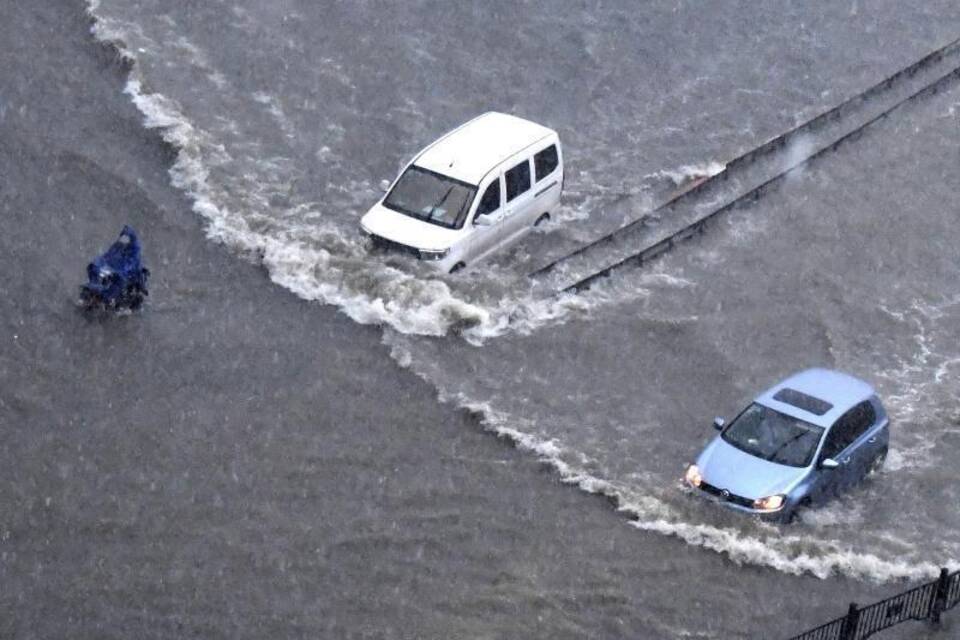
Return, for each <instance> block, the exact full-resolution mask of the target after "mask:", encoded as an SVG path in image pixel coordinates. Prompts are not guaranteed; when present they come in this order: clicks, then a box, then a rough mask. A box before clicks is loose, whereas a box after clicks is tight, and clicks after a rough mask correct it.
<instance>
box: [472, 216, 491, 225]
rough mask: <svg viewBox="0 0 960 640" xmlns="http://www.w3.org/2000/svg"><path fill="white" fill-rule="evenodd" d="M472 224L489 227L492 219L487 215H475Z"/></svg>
mask: <svg viewBox="0 0 960 640" xmlns="http://www.w3.org/2000/svg"><path fill="white" fill-rule="evenodd" d="M473 224H474V226H477V227H489V226H492V225H493V221H492V220H491V219H490V217H489V216H477V217H476V218H474V219H473Z"/></svg>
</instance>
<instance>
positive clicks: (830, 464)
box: [820, 458, 840, 469]
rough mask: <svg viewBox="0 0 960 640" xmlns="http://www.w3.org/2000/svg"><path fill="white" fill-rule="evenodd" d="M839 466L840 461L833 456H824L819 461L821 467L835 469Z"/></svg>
mask: <svg viewBox="0 0 960 640" xmlns="http://www.w3.org/2000/svg"><path fill="white" fill-rule="evenodd" d="M839 466H840V463H839V462H837V461H836V460H834V459H833V458H824V459H823V460H821V461H820V468H821V469H836V468H837V467H839Z"/></svg>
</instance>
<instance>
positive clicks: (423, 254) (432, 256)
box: [420, 249, 450, 261]
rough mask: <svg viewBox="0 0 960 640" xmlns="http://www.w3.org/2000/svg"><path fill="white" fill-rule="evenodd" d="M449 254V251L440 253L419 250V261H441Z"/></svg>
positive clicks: (445, 250)
mask: <svg viewBox="0 0 960 640" xmlns="http://www.w3.org/2000/svg"><path fill="white" fill-rule="evenodd" d="M448 253H450V249H444V250H442V251H430V250H428V249H420V259H421V260H430V261H435V260H443V259H444V258H446V257H447V254H448Z"/></svg>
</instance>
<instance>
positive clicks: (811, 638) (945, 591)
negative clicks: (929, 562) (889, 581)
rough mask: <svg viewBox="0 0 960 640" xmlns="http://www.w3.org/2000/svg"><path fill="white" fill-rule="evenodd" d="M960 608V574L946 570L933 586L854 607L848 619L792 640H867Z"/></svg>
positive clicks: (826, 625) (938, 620) (922, 587)
mask: <svg viewBox="0 0 960 640" xmlns="http://www.w3.org/2000/svg"><path fill="white" fill-rule="evenodd" d="M958 604H960V571H956V572H954V573H953V574H950V573H948V572H947V570H946V569H942V570H941V571H940V577H938V578H937V579H936V580H934V581H933V582H928V583H927V584H922V585H920V586H919V587H914V588H913V589H910V590H909V591H904V592H903V593H900V594H897V595H895V596H893V597H891V598H887V599H886V600H881V601H880V602H877V603H874V604H872V605H870V606H869V607H864V608H862V609H861V608H859V607H858V606H857V604H856V603H851V605H850V609H849V611H847V615H845V616H843V617H842V618H837V619H836V620H831V621H830V622H828V623H826V624H824V625H821V626H819V627H817V628H816V629H811V630H810V631H807V632H805V633H801V634H800V635H798V636H794V637H793V638H791V639H790V640H864V639H865V638H869V637H870V636H872V635H873V634H875V633H877V632H878V631H883V630H884V629H888V628H890V627H892V626H894V625H898V624H900V623H901V622H907V621H908V620H927V621H929V622H931V623H933V624H937V623H939V622H940V615H941V614H942V613H943V612H944V611H948V610H950V609H952V608H953V607H955V606H957V605H958Z"/></svg>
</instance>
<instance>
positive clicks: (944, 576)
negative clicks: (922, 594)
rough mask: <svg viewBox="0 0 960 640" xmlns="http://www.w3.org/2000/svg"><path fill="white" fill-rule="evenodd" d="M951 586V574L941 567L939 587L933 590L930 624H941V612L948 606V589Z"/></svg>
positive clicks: (938, 580)
mask: <svg viewBox="0 0 960 640" xmlns="http://www.w3.org/2000/svg"><path fill="white" fill-rule="evenodd" d="M949 588H950V574H949V572H948V571H947V570H946V568H944V569H940V577H939V578H937V588H936V589H935V590H934V592H933V598H932V599H931V601H930V624H933V625H937V624H940V614H941V613H943V609H944V608H945V607H946V606H947V590H948V589H949Z"/></svg>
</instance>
